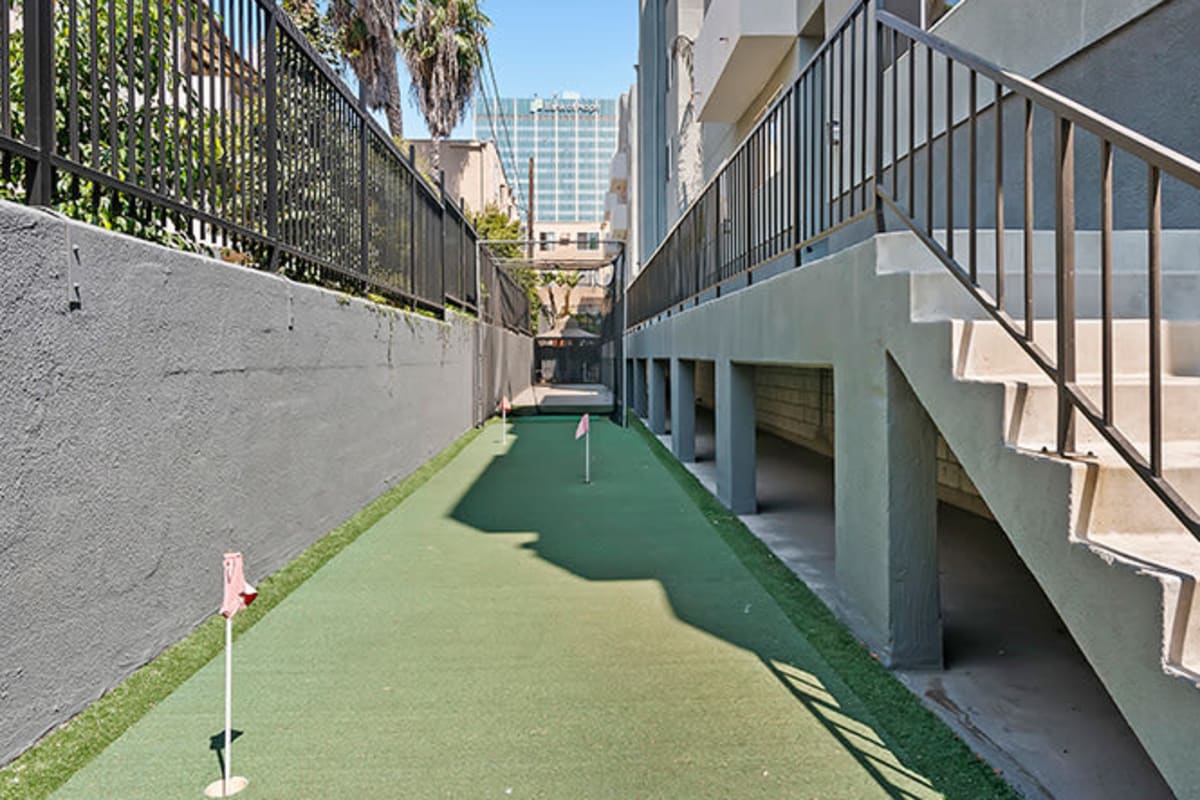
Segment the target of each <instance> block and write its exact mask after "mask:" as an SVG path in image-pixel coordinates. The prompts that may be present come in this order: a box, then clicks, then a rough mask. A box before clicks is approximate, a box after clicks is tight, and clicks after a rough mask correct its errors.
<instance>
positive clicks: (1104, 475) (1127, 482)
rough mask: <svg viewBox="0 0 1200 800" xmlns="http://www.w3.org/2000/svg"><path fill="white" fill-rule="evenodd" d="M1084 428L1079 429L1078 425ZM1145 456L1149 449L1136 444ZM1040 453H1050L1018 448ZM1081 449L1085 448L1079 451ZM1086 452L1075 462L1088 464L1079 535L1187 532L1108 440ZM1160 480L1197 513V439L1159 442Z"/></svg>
mask: <svg viewBox="0 0 1200 800" xmlns="http://www.w3.org/2000/svg"><path fill="white" fill-rule="evenodd" d="M1079 427H1080V428H1082V426H1079ZM1134 446H1135V447H1136V448H1137V449H1138V451H1139V452H1140V453H1141V454H1142V455H1143V456H1146V457H1148V454H1149V452H1150V448H1149V445H1147V444H1146V443H1144V442H1134ZM1018 449H1019V450H1022V451H1025V452H1031V453H1033V452H1036V453H1038V454H1039V455H1040V454H1044V453H1053V447H1052V446H1047V447H1046V448H1045V450H1041V449H1034V448H1027V447H1018ZM1080 449H1085V448H1080ZM1086 449H1087V450H1088V451H1090V453H1088V454H1087V455H1086V456H1078V457H1077V458H1078V459H1079V460H1080V461H1081V462H1084V463H1087V464H1089V465H1092V470H1091V472H1090V474H1089V477H1088V478H1087V479H1086V480H1087V481H1088V483H1089V484H1090V485H1089V486H1088V487H1087V488H1085V491H1084V492H1083V495H1082V498H1081V507H1080V514H1079V518H1078V519H1079V523H1078V524H1079V531H1078V532H1079V534H1080V535H1081V536H1087V537H1089V538H1094V537H1097V536H1111V535H1116V534H1130V533H1132V535H1138V536H1141V535H1158V534H1172V533H1186V531H1185V530H1184V528H1183V525H1182V524H1181V523H1180V522H1179V520H1178V519H1176V518H1175V515H1174V514H1173V513H1171V511H1170V509H1168V508H1167V506H1166V505H1164V504H1163V503H1162V501H1160V500H1159V499H1158V497H1157V496H1155V494H1154V493H1153V492H1152V491H1151V490H1150V487H1149V486H1147V485H1146V483H1145V482H1144V481H1143V480H1142V479H1141V478H1140V477H1138V475H1137V474H1136V473H1134V471H1133V470H1132V469H1130V467H1129V465H1128V464H1127V463H1126V462H1125V459H1124V458H1122V457H1121V455H1120V454H1119V453H1118V452H1117V451H1116V450H1115V449H1114V448H1113V447H1111V446H1110V445H1109V444H1108V443H1107V442H1105V443H1093V444H1091V445H1089V446H1088V447H1087V448H1086ZM1163 477H1164V478H1165V479H1166V480H1167V482H1169V483H1170V484H1171V485H1172V486H1173V487H1174V488H1175V490H1176V491H1177V492H1179V494H1180V495H1181V496H1182V497H1183V499H1184V500H1185V501H1187V502H1188V503H1189V504H1191V505H1192V507H1193V508H1198V509H1200V439H1175V440H1170V441H1164V442H1163Z"/></svg>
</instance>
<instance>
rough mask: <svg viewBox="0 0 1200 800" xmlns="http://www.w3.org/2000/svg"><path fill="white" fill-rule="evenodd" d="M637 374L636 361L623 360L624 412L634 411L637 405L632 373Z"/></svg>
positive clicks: (631, 359) (630, 359)
mask: <svg viewBox="0 0 1200 800" xmlns="http://www.w3.org/2000/svg"><path fill="white" fill-rule="evenodd" d="M635 372H637V359H634V358H627V359H625V410H626V411H634V410H635V407H636V405H637V399H636V398H637V391H636V387H635V385H634V384H635V380H634V377H633V376H634V373H635Z"/></svg>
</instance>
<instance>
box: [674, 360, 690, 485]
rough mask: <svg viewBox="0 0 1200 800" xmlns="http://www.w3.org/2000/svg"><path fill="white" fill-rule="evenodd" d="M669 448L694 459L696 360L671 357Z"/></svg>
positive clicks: (685, 461) (678, 454)
mask: <svg viewBox="0 0 1200 800" xmlns="http://www.w3.org/2000/svg"><path fill="white" fill-rule="evenodd" d="M671 450H672V451H674V453H675V457H676V458H678V459H679V460H680V461H682V462H684V463H687V462H690V461H695V460H696V362H695V361H688V360H685V359H682V358H672V359H671Z"/></svg>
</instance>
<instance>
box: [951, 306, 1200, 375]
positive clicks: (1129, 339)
mask: <svg viewBox="0 0 1200 800" xmlns="http://www.w3.org/2000/svg"><path fill="white" fill-rule="evenodd" d="M1102 333H1103V330H1102V326H1101V322H1100V320H1094V319H1091V320H1079V321H1077V322H1076V325H1075V364H1076V370H1077V372H1078V373H1079V374H1080V375H1089V374H1092V375H1099V373H1100V369H1101V353H1102V346H1103V336H1102ZM1033 339H1034V343H1035V344H1037V346H1038V347H1040V348H1041V349H1042V350H1043V351H1044V352H1046V353H1048V354H1050V355H1051V356H1052V357H1053V355H1054V353H1055V350H1056V347H1057V333H1056V329H1055V323H1054V322H1053V321H1052V320H1039V321H1037V322H1035V323H1034V328H1033ZM954 341H955V354H956V364H957V368H958V372H959V374H960V375H962V376H964V377H991V376H1013V377H1014V379H1020V376H1025V375H1034V374H1037V375H1042V374H1043V373H1041V372H1040V370H1038V368H1037V366H1036V365H1035V364H1034V363H1033V360H1032V359H1030V357H1029V356H1028V355H1027V354H1026V353H1025V350H1024V349H1023V348H1022V347H1021V345H1020V344H1019V343H1018V342H1017V341H1016V340H1015V339H1013V337H1012V335H1011V334H1009V333H1008V331H1006V330H1004V329H1003V328H1001V327H1000V325H999V324H998V323H996V322H994V321H990V320H987V321H985V320H979V321H971V322H957V323H955V334H954ZM1149 352H1150V325H1149V323H1148V322H1147V321H1146V320H1144V319H1127V320H1114V321H1113V372H1114V374H1118V375H1120V374H1134V375H1145V374H1147V373H1148V371H1149ZM1162 356H1163V371H1164V372H1165V373H1167V374H1170V375H1200V322H1184V321H1170V322H1166V323H1164V324H1163V332H1162Z"/></svg>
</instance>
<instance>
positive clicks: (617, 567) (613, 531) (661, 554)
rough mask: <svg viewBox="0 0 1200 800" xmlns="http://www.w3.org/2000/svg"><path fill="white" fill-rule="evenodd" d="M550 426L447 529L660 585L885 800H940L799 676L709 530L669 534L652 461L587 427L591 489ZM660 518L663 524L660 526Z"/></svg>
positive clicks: (674, 494)
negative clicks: (766, 677)
mask: <svg viewBox="0 0 1200 800" xmlns="http://www.w3.org/2000/svg"><path fill="white" fill-rule="evenodd" d="M547 422H550V420H547V419H545V418H543V419H541V420H539V421H538V424H529V423H523V424H518V425H517V426H516V431H515V433H514V434H513V435H510V437H509V449H508V451H507V452H506V453H504V454H503V455H501V456H498V457H496V458H494V459H493V460H492V461H491V463H490V464H489V465H488V467H487V468H486V469H485V470H484V472H483V473H482V474H481V475H480V476H479V478H478V479H477V480H476V481H475V482H474V483H473V484H472V486H471V488H470V489H469V490H468V491H467V493H466V494H465V495H464V496H463V497H462V498H461V499H460V500H459V502H458V504H457V505H456V506H455V508H454V510H453V512H452V514H451V516H452V517H453V518H454V519H455V520H457V521H459V522H461V523H463V524H465V525H469V526H471V527H472V528H474V529H476V530H478V531H480V532H483V533H511V532H534V533H536V534H537V536H538V538H537V541H536V542H532V543H530V544H526V545H524V547H525V548H527V549H529V550H531V551H533V552H535V553H536V554H537V555H538V557H539V558H542V559H544V560H546V561H548V562H549V563H552V564H554V565H556V566H558V567H560V568H561V569H565V570H567V571H569V572H571V573H572V574H575V575H578V576H580V577H582V578H586V579H588V580H594V581H605V580H655V581H658V582H659V584H660V585H661V586H662V587H663V590H664V592H665V593H666V595H667V598H668V600H669V602H670V605H671V608H672V611H673V612H674V614H675V615H676V617H677V618H678V619H680V620H681V621H683V622H685V623H687V624H689V625H691V626H693V627H695V628H698V629H700V630H703V631H705V632H707V633H709V634H711V635H713V636H716V637H718V638H720V639H723V640H724V641H726V642H729V643H730V644H733V645H736V646H737V647H740V648H743V649H745V650H747V651H749V652H752V653H754V654H756V655H757V656H758V658H759V659H760V660H761V661H762V662H763V664H764V665H765V667H766V668H767V669H768V671H769V672H770V673H771V675H772V676H773V677H774V678H775V679H776V680H778V681H779V682H780V683H781V684H782V685H783V686H784V687H785V688H786V689H787V690H788V692H789V693H790V694H791V695H792V697H794V698H795V699H796V700H797V701H798V702H800V703H802V704H803V705H804V706H805V708H806V709H807V710H808V711H809V712H810V713H811V714H812V715H813V716H814V717H815V718H816V719H817V720H818V721H820V723H821V724H822V725H823V726H824V727H825V728H826V729H827V730H828V731H829V732H830V733H831V735H833V736H834V738H835V739H836V740H837V741H838V742H839V743H840V744H841V745H842V747H843V748H844V749H845V750H846V752H847V753H849V754H850V755H851V756H853V757H854V758H855V759H856V760H857V761H858V763H859V764H860V765H861V766H862V767H863V769H864V770H866V772H867V773H868V774H869V775H870V776H871V777H872V779H874V781H875V782H876V783H877V784H878V785H879V787H880V788H881V789H882V790H883V791H884V792H885V793H886V794H887V795H888V796H890V797H892V798H896V799H897V800H910V798H919V797H931V796H937V792H936V790H935V789H934V788H933V787H932V786H931V784H930V782H929V781H928V779H926V778H925V777H923V776H921V775H919V774H917V773H915V772H913V771H912V770H910V769H908V768H906V767H905V766H904V765H903V764H901V763H900V761H899V760H898V759H897V758H896V757H895V756H893V755H892V754H891V753H890V751H889V750H888V748H887V746H886V745H885V744H884V743H883V741H882V739H880V738H879V736H878V735H877V734H875V732H874V731H873V730H872V729H871V727H870V725H868V724H867V723H864V722H862V721H860V720H857V719H855V718H854V717H853V716H851V715H849V714H847V713H846V711H845V710H844V709H843V708H842V707H841V704H839V703H838V701H837V699H836V698H835V697H834V695H833V694H832V693H831V692H830V691H829V689H828V688H827V686H826V684H825V683H824V682H822V681H821V679H820V678H819V677H817V676H816V675H814V674H812V673H811V672H809V671H807V670H806V668H805V667H804V666H803V665H806V664H812V663H814V662H819V661H820V658H819V656H815V654H814V652H813V651H812V650H811V649H809V648H808V646H807V644H806V643H805V642H804V641H803V640H802V638H801V637H800V636H798V635H797V633H796V631H795V629H794V628H793V627H792V626H791V623H790V622H789V621H788V620H787V618H786V617H785V616H784V615H783V614H782V613H778V612H777V611H773V610H772V608H773V605H774V604H773V602H772V601H771V599H770V596H769V595H767V594H766V593H765V591H764V590H763V588H762V587H761V586H760V585H759V584H758V583H757V581H756V580H755V579H754V577H753V576H752V575H751V574H750V573H749V572H747V571H746V569H745V568H744V567H743V566H742V565H741V564H740V563H739V562H737V558H736V556H734V555H733V554H732V553H731V552H730V550H729V549H728V547H727V546H726V545H725V543H724V541H723V540H722V539H721V538H720V537H719V536H718V535H717V534H716V533H715V532H714V531H712V530H710V529H707V527H706V526H702V525H695V526H686V529H681V527H680V526H678V525H673V524H670V523H671V522H672V521H673V518H674V515H675V514H676V513H677V511H678V508H679V507H678V506H677V505H668V506H666V507H664V504H663V499H664V497H667V498H669V499H672V500H678V502H679V503H687V504H689V505H690V504H691V500H690V498H688V497H687V496H686V495H685V494H683V493H682V492H680V491H679V490H678V488H677V487H676V485H675V484H674V482H673V481H672V480H671V479H670V477H669V476H667V479H666V481H663V480H662V479H661V478H660V477H659V476H660V475H661V473H660V472H659V470H660V469H661V467H660V466H659V465H658V464H657V463H656V462H655V460H654V456H653V455H652V454H651V453H650V452H649V451H647V450H646V449H645V448H644V447H642V445H641V443H640V442H637V443H636V445H635V447H634V448H633V449H629V448H625V447H623V448H622V449H621V451H620V455H615V454H614V451H613V450H612V449H611V448H610V447H609V446H606V445H607V442H606V440H607V441H608V442H611V441H613V440H614V439H616V438H617V437H634V436H636V435H637V434H636V433H634V432H633V431H624V430H621V429H620V428H618V427H617V426H615V425H612V424H609V423H607V422H598V421H597V422H594V423H593V427H592V436H593V442H592V465H591V472H592V483H591V484H587V485H585V484H584V483H583V448H582V443H579V442H575V441H574V440H573V438H572V432H573V430H574V425H575V424H576V423H575V420H574V419H570V418H568V419H564V420H562V421H561V424H546V423H547ZM610 437H611V438H610ZM664 512H665V514H666V517H667V518H666V519H659V518H657V515H660V514H664ZM755 606H758V610H757V611H756V610H755ZM810 668H811V667H810ZM914 791H916V792H918V793H916V794H914V793H913V792H914Z"/></svg>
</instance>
